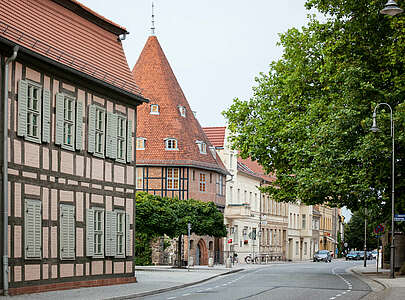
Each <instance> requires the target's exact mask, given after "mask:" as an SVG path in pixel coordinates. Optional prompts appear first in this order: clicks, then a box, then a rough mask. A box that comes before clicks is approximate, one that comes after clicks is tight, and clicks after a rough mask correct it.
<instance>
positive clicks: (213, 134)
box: [203, 126, 226, 148]
mask: <svg viewBox="0 0 405 300" xmlns="http://www.w3.org/2000/svg"><path fill="white" fill-rule="evenodd" d="M225 129H226V127H225V126H223V127H204V128H203V130H204V132H205V134H206V135H207V137H208V138H209V140H210V142H211V143H212V145H213V146H214V147H216V148H223V147H224V142H225Z"/></svg>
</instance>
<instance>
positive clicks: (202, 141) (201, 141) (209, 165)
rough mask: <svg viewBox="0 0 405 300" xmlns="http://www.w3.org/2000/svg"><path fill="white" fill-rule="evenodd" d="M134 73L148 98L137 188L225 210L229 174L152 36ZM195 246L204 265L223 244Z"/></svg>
mask: <svg viewBox="0 0 405 300" xmlns="http://www.w3.org/2000/svg"><path fill="white" fill-rule="evenodd" d="M153 27H154V26H153ZM132 74H133V76H134V79H135V81H136V82H137V84H138V86H139V87H140V88H141V90H142V93H143V95H144V97H146V98H147V99H149V100H150V103H149V104H147V105H143V106H142V107H139V108H138V113H137V143H136V146H137V149H136V157H137V170H136V173H137V174H136V175H137V180H136V183H137V190H138V191H140V190H142V191H147V192H149V193H152V194H157V195H161V196H168V197H178V198H180V199H189V198H193V199H196V200H201V201H207V202H208V201H212V202H214V203H215V204H216V205H217V207H218V208H219V209H220V210H222V211H223V209H224V207H225V181H226V180H225V179H226V175H227V174H228V172H227V170H226V168H225V167H224V165H223V163H222V161H221V159H220V158H219V156H217V155H216V152H215V148H214V147H213V146H212V145H211V143H210V141H209V140H208V138H207V136H206V135H205V133H204V131H203V129H202V128H201V126H200V124H199V122H198V120H197V119H196V117H195V116H194V113H193V112H192V110H191V108H190V105H189V103H188V101H187V99H186V97H185V96H184V93H183V91H182V89H181V87H180V85H179V83H178V82H177V79H176V76H175V75H174V73H173V71H172V68H171V67H170V64H169V62H168V60H167V58H166V56H165V54H164V52H163V50H162V48H161V46H160V44H159V41H158V39H157V37H156V36H155V35H154V34H152V35H151V36H149V38H148V40H147V42H146V44H145V46H144V48H143V50H142V53H141V55H140V56H139V58H138V61H137V63H136V65H135V67H134V68H133V71H132ZM195 238H198V239H200V238H199V237H195ZM213 242H214V243H215V244H217V247H215V245H213V244H212V243H213ZM200 243H201V245H200ZM195 244H196V245H197V246H196V247H195V248H198V247H201V249H199V250H200V251H201V252H204V253H202V255H201V257H200V259H201V261H198V260H199V259H198V258H197V257H196V262H197V263H200V264H206V263H207V262H208V255H209V253H208V252H209V251H210V250H211V249H212V250H211V251H212V254H213V253H214V251H215V250H217V251H219V247H220V246H219V245H220V243H219V241H214V238H212V239H208V240H204V239H200V240H199V241H195ZM215 248H217V249H215ZM204 249H205V251H204ZM207 249H208V250H207ZM201 252H200V253H201Z"/></svg>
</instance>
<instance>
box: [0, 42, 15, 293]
mask: <svg viewBox="0 0 405 300" xmlns="http://www.w3.org/2000/svg"><path fill="white" fill-rule="evenodd" d="M18 49H19V47H18V46H15V47H14V49H13V54H12V56H10V57H8V58H7V60H6V62H5V64H4V74H3V78H4V86H3V87H4V95H3V102H4V115H3V121H4V123H3V295H4V296H8V64H9V63H11V62H12V61H14V60H15V59H16V57H17V53H18Z"/></svg>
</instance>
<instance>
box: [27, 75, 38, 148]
mask: <svg viewBox="0 0 405 300" xmlns="http://www.w3.org/2000/svg"><path fill="white" fill-rule="evenodd" d="M34 91H37V97H39V98H37V99H34V97H33V96H34ZM33 100H36V101H37V105H36V108H34V106H33V103H34V102H33ZM31 103H32V105H31ZM41 106H42V86H41V85H39V84H37V83H34V82H32V81H27V123H26V132H27V133H26V139H27V140H28V141H31V142H35V143H40V142H41V134H42V132H41V128H42V126H41V118H42V115H41V111H42V109H41ZM33 117H36V120H37V121H36V125H34V124H31V122H30V121H29V120H30V119H33ZM34 126H36V134H35V135H34V134H32V132H33V131H34Z"/></svg>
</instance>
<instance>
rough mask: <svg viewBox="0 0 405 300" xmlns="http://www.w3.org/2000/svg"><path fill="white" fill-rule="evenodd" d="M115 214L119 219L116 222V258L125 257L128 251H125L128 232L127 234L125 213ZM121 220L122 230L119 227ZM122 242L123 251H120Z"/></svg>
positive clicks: (116, 211)
mask: <svg viewBox="0 0 405 300" xmlns="http://www.w3.org/2000/svg"><path fill="white" fill-rule="evenodd" d="M115 213H116V214H117V218H116V221H117V224H116V228H117V232H116V239H117V241H116V245H117V249H116V255H115V257H125V251H126V249H125V236H126V232H125V211H122V210H115ZM120 218H121V226H122V228H121V229H120V227H119V225H120ZM120 242H121V249H120ZM120 250H121V251H120Z"/></svg>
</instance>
